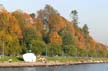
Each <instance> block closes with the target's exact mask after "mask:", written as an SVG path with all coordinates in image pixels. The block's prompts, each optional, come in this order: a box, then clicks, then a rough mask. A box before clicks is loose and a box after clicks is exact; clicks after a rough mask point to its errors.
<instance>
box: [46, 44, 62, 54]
mask: <svg viewBox="0 0 108 71" xmlns="http://www.w3.org/2000/svg"><path fill="white" fill-rule="evenodd" d="M61 54H62V48H61V46H60V45H59V44H57V43H50V44H49V45H48V55H49V56H56V55H58V56H60V55H61Z"/></svg>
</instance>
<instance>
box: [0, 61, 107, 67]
mask: <svg viewBox="0 0 108 71" xmlns="http://www.w3.org/2000/svg"><path fill="white" fill-rule="evenodd" d="M97 63H108V61H83V62H81V61H79V62H58V61H55V62H54V61H50V62H47V63H42V62H34V63H26V62H11V63H9V62H1V63H0V68H8V67H39V66H63V65H78V64H97Z"/></svg>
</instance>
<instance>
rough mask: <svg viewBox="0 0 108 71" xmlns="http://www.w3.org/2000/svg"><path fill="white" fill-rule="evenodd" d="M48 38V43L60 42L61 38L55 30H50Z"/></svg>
mask: <svg viewBox="0 0 108 71" xmlns="http://www.w3.org/2000/svg"><path fill="white" fill-rule="evenodd" d="M49 38H50V43H58V44H60V45H61V44H62V38H61V37H60V36H59V35H58V33H57V32H52V33H50V35H49Z"/></svg>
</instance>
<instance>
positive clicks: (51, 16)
mask: <svg viewBox="0 0 108 71" xmlns="http://www.w3.org/2000/svg"><path fill="white" fill-rule="evenodd" d="M3 44H4V47H5V55H18V54H23V53H25V52H29V50H31V51H32V52H34V53H35V54H37V55H38V54H42V55H45V54H46V47H47V50H48V51H47V54H48V55H49V56H54V55H59V56H61V55H67V56H76V55H77V56H87V55H88V56H93V57H95V56H100V57H102V56H107V55H108V54H107V49H106V47H107V46H105V45H104V44H102V43H99V42H96V41H95V40H94V39H93V38H92V37H91V35H89V31H88V29H87V25H84V27H83V28H80V27H79V26H78V25H76V24H75V23H74V22H70V21H68V20H66V19H65V18H64V17H63V16H61V15H60V14H59V13H58V12H57V10H55V9H53V8H52V7H51V6H50V5H46V6H45V8H44V9H40V10H39V11H38V12H37V15H35V13H32V14H28V13H25V12H23V11H21V10H16V11H14V12H12V13H10V12H8V11H7V10H6V9H4V8H3V10H0V53H2V46H3Z"/></svg>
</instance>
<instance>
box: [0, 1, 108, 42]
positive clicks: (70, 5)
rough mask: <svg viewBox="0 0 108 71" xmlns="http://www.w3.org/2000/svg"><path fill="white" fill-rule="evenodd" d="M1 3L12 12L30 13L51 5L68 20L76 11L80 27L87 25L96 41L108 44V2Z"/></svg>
mask: <svg viewBox="0 0 108 71" xmlns="http://www.w3.org/2000/svg"><path fill="white" fill-rule="evenodd" d="M0 3H1V4H3V5H4V7H5V8H6V9H7V10H8V11H10V12H12V11H14V10H16V9H21V10H23V11H26V12H28V13H32V12H33V13H36V11H37V10H39V9H41V8H43V7H44V6H45V5H46V4H50V5H51V6H53V7H54V8H55V9H57V10H58V11H59V13H60V14H61V15H62V16H64V17H65V18H66V19H68V20H70V16H69V15H70V11H71V10H74V9H76V10H77V11H78V15H79V22H80V23H79V26H82V25H84V24H87V25H88V27H89V31H90V34H91V36H92V37H93V38H94V39H95V40H96V41H98V42H103V43H105V44H108V28H107V27H108V0H0Z"/></svg>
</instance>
